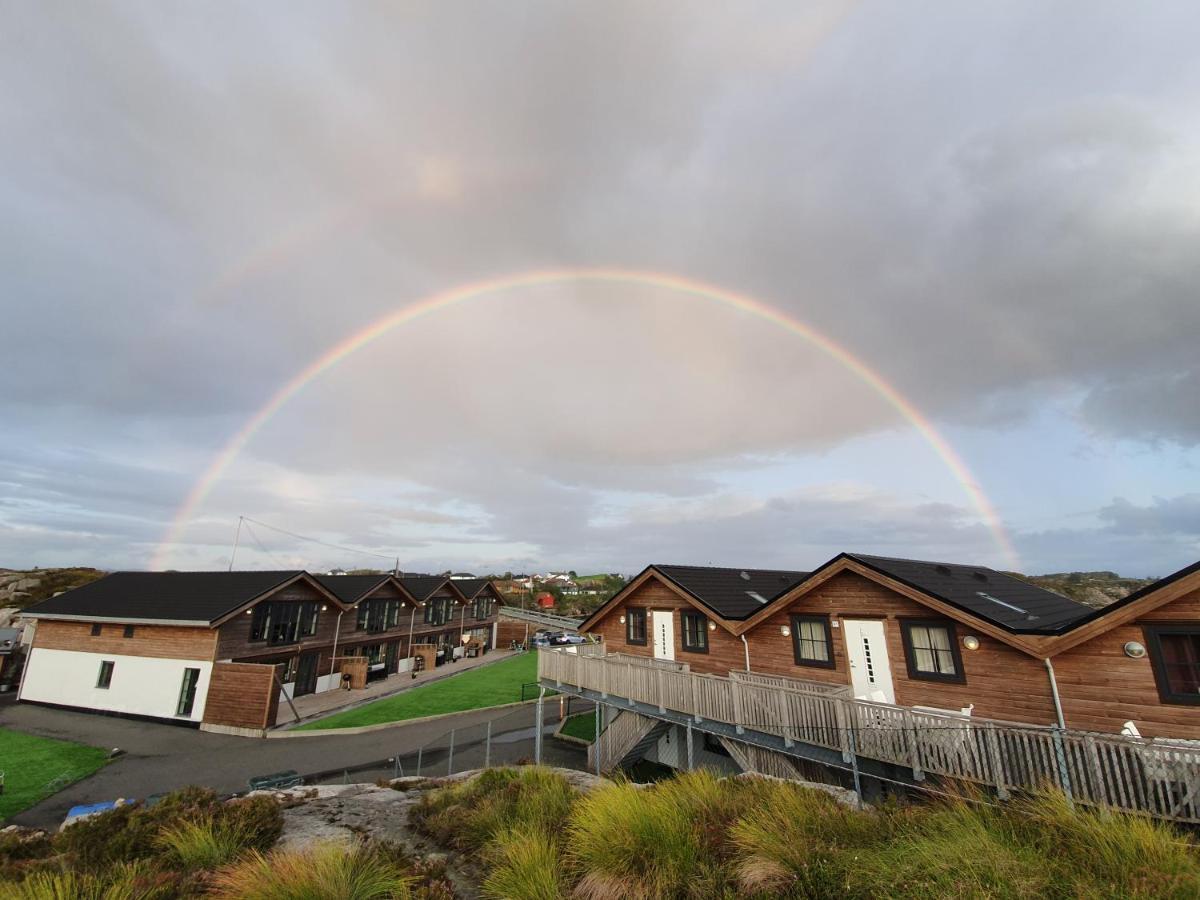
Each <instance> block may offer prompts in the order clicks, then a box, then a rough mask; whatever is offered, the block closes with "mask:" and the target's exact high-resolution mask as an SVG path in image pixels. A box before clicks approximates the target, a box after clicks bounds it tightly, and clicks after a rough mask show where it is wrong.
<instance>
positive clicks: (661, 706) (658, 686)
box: [654, 666, 667, 712]
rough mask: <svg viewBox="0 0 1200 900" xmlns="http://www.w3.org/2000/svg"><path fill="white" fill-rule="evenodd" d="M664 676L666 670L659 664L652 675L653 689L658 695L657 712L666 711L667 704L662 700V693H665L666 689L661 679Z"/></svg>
mask: <svg viewBox="0 0 1200 900" xmlns="http://www.w3.org/2000/svg"><path fill="white" fill-rule="evenodd" d="M665 677H666V672H665V671H663V668H662V667H661V666H659V667H657V668H656V669H655V676H654V690H655V693H656V694H657V695H658V697H657V699H658V711H659V712H666V711H667V706H666V704H665V703H664V702H663V695H664V694H666V690H665V689H664V688H663V679H664V678H665Z"/></svg>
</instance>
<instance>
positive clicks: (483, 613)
mask: <svg viewBox="0 0 1200 900" xmlns="http://www.w3.org/2000/svg"><path fill="white" fill-rule="evenodd" d="M491 614H492V598H491V597H477V598H476V599H475V618H477V619H486V618H487V617H488V616H490V615H491Z"/></svg>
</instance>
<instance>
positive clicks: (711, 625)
mask: <svg viewBox="0 0 1200 900" xmlns="http://www.w3.org/2000/svg"><path fill="white" fill-rule="evenodd" d="M708 630H709V631H716V630H717V623H716V622H714V621H712V620H711V619H710V620H709V622H708Z"/></svg>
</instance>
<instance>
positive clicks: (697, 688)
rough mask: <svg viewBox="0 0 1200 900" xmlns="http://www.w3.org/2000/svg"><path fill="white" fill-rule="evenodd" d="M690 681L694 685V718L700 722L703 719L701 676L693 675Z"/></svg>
mask: <svg viewBox="0 0 1200 900" xmlns="http://www.w3.org/2000/svg"><path fill="white" fill-rule="evenodd" d="M690 681H691V686H692V710H691V712H692V718H694V719H695V720H696V721H697V722H700V721H703V720H702V719H701V718H700V696H699V694H700V678H699V677H698V676H696V675H693V676H691V679H690Z"/></svg>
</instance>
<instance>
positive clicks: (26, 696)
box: [21, 647, 212, 722]
mask: <svg viewBox="0 0 1200 900" xmlns="http://www.w3.org/2000/svg"><path fill="white" fill-rule="evenodd" d="M104 660H110V661H111V662H112V663H113V673H112V681H111V682H110V684H109V686H108V688H107V689H105V688H98V687H96V681H97V680H98V679H99V677H100V663H101V662H103V661H104ZM184 669H199V670H200V680H199V681H198V682H197V683H196V702H195V704H194V705H193V706H192V714H191V715H190V716H177V715H175V710H176V708H177V707H178V705H179V691H180V689H181V688H182V687H183V670H184ZM211 675H212V662H211V661H210V660H190V659H157V658H154V657H148V656H121V655H120V654H115V653H83V652H81V651H78V650H50V649H46V648H42V647H34V649H33V652H32V653H30V654H29V660H28V661H27V662H26V663H25V682H24V685H23V686H22V688H21V699H22V700H36V701H38V702H41V703H59V704H62V705H64V706H82V707H85V708H88V709H102V710H106V711H109V712H121V713H131V714H134V715H139V716H156V717H158V718H161V719H177V720H179V721H191V722H199V721H200V720H201V719H203V718H204V702H205V700H206V699H207V698H208V681H209V678H210V676H211Z"/></svg>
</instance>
